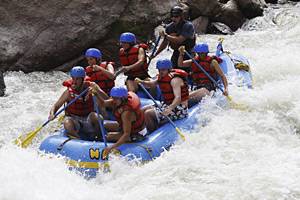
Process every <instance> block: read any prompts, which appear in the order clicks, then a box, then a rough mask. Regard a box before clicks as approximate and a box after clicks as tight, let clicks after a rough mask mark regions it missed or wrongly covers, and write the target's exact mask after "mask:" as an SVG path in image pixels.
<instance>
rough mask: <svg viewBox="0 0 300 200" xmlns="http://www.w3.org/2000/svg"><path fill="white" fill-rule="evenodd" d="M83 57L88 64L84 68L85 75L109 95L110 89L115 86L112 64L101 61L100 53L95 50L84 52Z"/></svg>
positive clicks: (90, 49)
mask: <svg viewBox="0 0 300 200" xmlns="http://www.w3.org/2000/svg"><path fill="white" fill-rule="evenodd" d="M85 57H86V60H87V62H88V64H89V66H87V67H86V68H85V72H86V75H87V76H89V77H90V80H91V81H93V82H95V83H97V84H98V85H99V87H100V88H101V89H102V90H103V91H104V92H105V93H106V94H107V95H109V93H110V90H111V88H113V87H114V86H115V81H114V80H115V75H114V73H115V70H114V66H113V65H114V63H113V62H107V61H102V53H101V51H100V50H99V49H96V48H89V49H88V50H86V52H85Z"/></svg>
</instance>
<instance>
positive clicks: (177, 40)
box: [165, 33, 186, 45]
mask: <svg viewBox="0 0 300 200" xmlns="http://www.w3.org/2000/svg"><path fill="white" fill-rule="evenodd" d="M165 38H166V39H167V40H168V41H169V42H172V43H174V44H178V45H180V44H182V43H183V42H184V41H185V40H186V38H185V37H184V36H183V35H179V36H174V35H169V34H167V33H165Z"/></svg>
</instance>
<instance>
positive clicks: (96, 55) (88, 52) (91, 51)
mask: <svg viewBox="0 0 300 200" xmlns="http://www.w3.org/2000/svg"><path fill="white" fill-rule="evenodd" d="M85 57H94V58H101V57H102V53H101V51H100V50H99V49H96V48H89V49H88V50H86V52H85Z"/></svg>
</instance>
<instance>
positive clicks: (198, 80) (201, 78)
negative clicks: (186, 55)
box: [191, 56, 222, 85]
mask: <svg viewBox="0 0 300 200" xmlns="http://www.w3.org/2000/svg"><path fill="white" fill-rule="evenodd" d="M213 59H215V60H217V61H218V63H220V62H222V60H221V59H220V58H218V57H210V56H206V57H205V58H204V59H203V60H200V57H199V56H196V57H195V60H196V61H197V62H198V63H199V64H200V66H201V67H202V68H203V69H204V70H205V71H206V72H207V73H208V74H209V75H210V76H211V77H212V78H213V79H215V80H216V78H217V74H216V71H215V70H214V69H213V68H212V67H211V66H210V65H211V61H212V60H213ZM191 69H192V79H193V83H195V85H205V84H212V85H214V84H213V82H212V81H211V80H210V79H209V78H208V77H207V76H206V75H205V74H204V72H202V70H201V69H199V67H198V66H197V65H196V64H195V63H194V62H193V63H192V68H191Z"/></svg>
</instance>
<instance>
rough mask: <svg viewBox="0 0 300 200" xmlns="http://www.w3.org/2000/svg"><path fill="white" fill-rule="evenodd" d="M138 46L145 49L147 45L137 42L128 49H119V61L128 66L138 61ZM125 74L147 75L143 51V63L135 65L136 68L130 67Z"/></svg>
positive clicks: (133, 75)
mask: <svg viewBox="0 0 300 200" xmlns="http://www.w3.org/2000/svg"><path fill="white" fill-rule="evenodd" d="M139 48H143V49H144V50H146V49H147V48H148V46H147V45H146V44H138V45H135V46H132V47H130V49H129V50H126V51H125V50H124V49H123V48H121V49H120V51H119V57H120V62H121V64H122V65H123V66H128V65H132V64H134V63H136V62H137V61H138V56H139ZM124 74H125V75H127V76H132V77H143V76H147V75H148V64H147V58H146V53H145V60H144V64H143V65H142V66H140V67H137V68H136V69H131V70H129V71H128V72H125V73H124Z"/></svg>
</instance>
